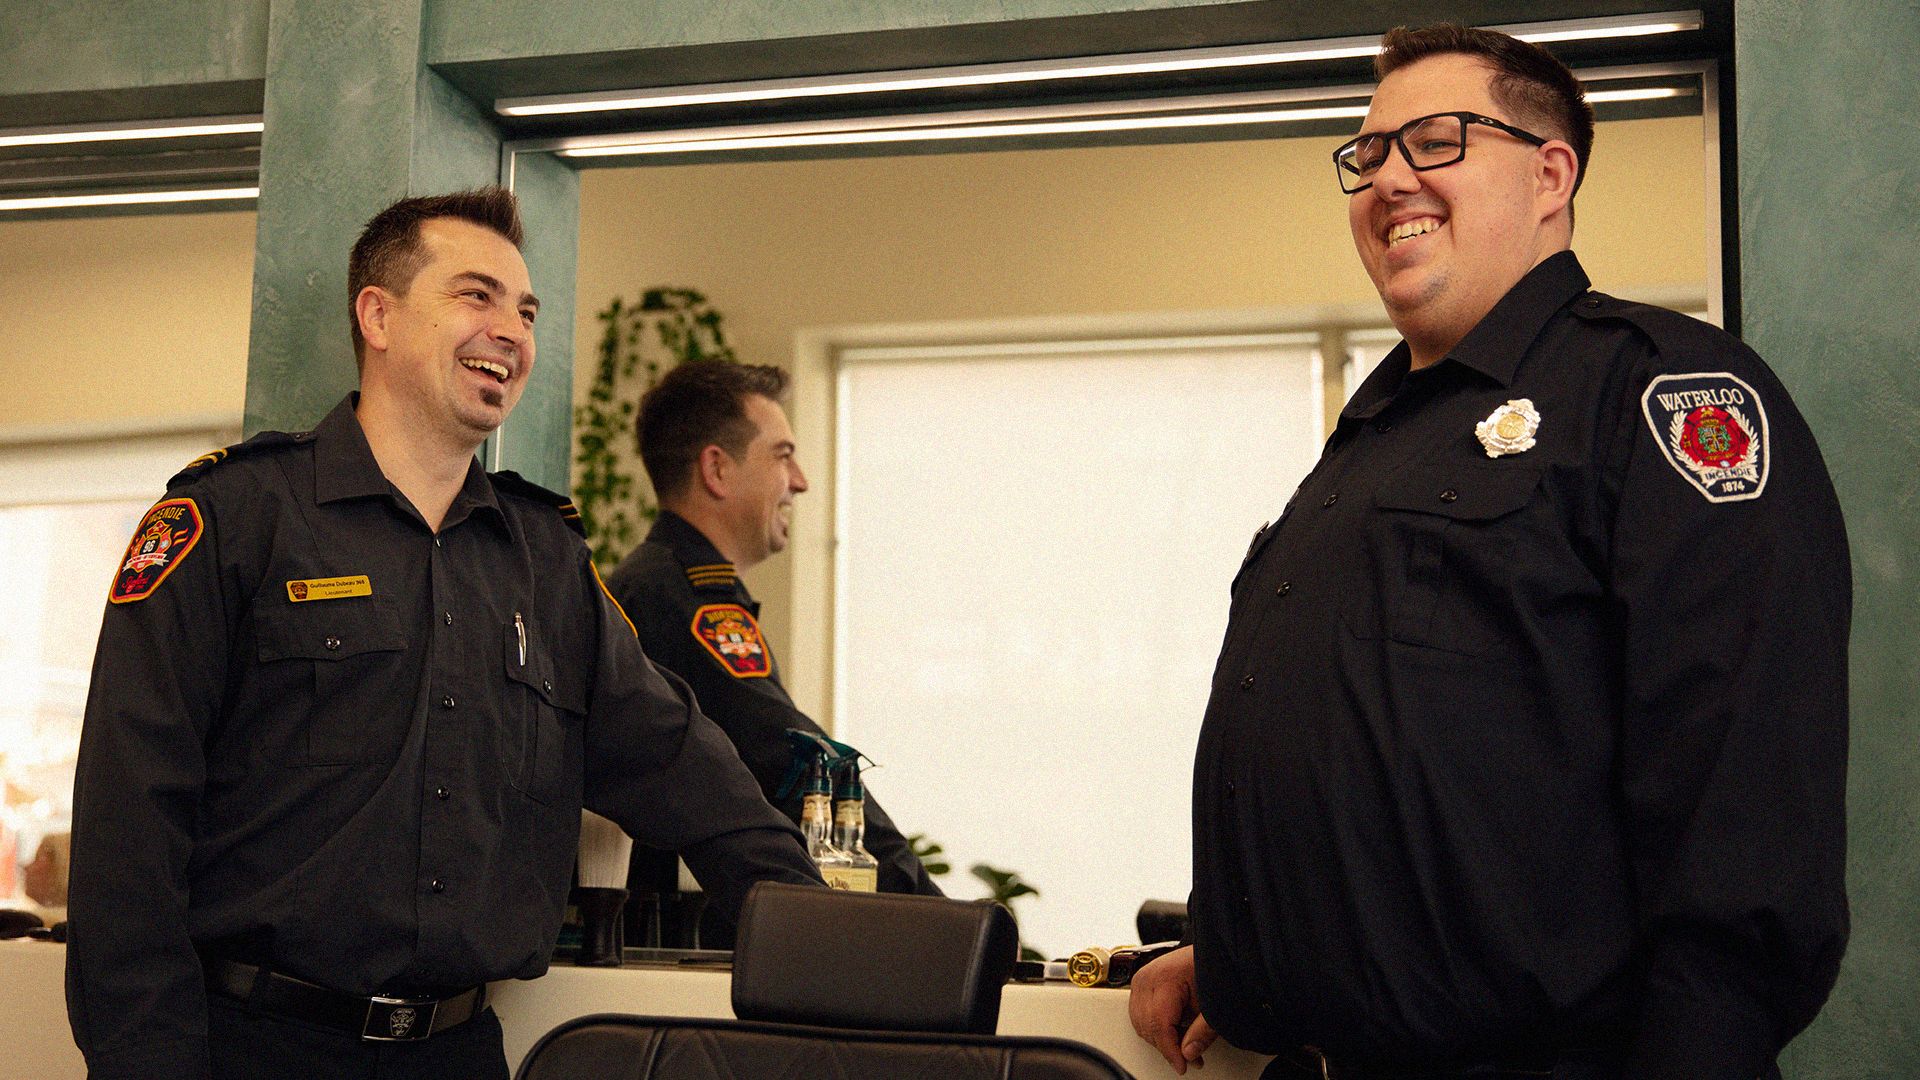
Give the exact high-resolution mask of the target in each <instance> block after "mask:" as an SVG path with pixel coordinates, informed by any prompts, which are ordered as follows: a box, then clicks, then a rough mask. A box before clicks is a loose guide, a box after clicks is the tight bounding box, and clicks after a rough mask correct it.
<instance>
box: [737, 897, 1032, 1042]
mask: <svg viewBox="0 0 1920 1080" xmlns="http://www.w3.org/2000/svg"><path fill="white" fill-rule="evenodd" d="M1019 947H1020V946H1019V933H1018V931H1017V930H1016V929H1015V928H1014V924H1013V916H1012V915H1009V914H1008V913H1007V909H1006V908H1004V907H1001V906H1000V905H999V904H996V903H994V902H993V901H991V900H972V901H966V900H948V899H945V898H943V897H938V896H908V895H901V894H894V893H853V892H842V891H839V890H834V889H822V888H814V887H809V886H805V885H788V884H782V883H778V882H761V883H760V884H757V885H755V886H754V887H753V889H752V891H751V892H749V893H747V899H746V903H745V904H744V905H742V907H741V909H740V933H739V937H738V939H737V944H736V946H735V948H734V954H733V1012H734V1015H735V1016H738V1017H739V1018H740V1019H742V1020H766V1021H773V1022H776V1023H786V1024H814V1025H818V1026H822V1027H842V1028H864V1029H875V1030H885V1031H939V1032H965V1033H971V1034H977V1035H991V1034H993V1030H994V1026H995V1025H996V1024H997V1023H998V1022H999V1019H1000V991H1001V989H1002V988H1003V987H1004V986H1005V985H1006V981H1007V976H1008V975H1009V974H1010V973H1011V972H1012V971H1013V962H1014V960H1015V959H1016V957H1017V955H1018V952H1019Z"/></svg>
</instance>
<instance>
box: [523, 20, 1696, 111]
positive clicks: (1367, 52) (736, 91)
mask: <svg viewBox="0 0 1920 1080" xmlns="http://www.w3.org/2000/svg"><path fill="white" fill-rule="evenodd" d="M1702 23H1703V17H1702V16H1701V14H1700V12H1698V11H1667V12H1656V13H1653V14H1646V15H1621V16H1609V17H1606V18H1596V19H1574V20H1563V21H1559V22H1542V23H1519V24H1513V25H1509V26H1501V27H1495V28H1494V29H1498V30H1502V31H1504V32H1506V33H1510V34H1513V35H1514V36H1515V37H1518V38H1521V39H1523V40H1526V41H1536V42H1549V41H1582V40H1592V39H1596V38H1615V37H1642V36H1646V35H1649V34H1669V33H1676V32H1679V31H1683V30H1697V29H1699V28H1700V27H1701V25H1702ZM1379 51H1380V39H1379V38H1378V37H1376V36H1372V35H1368V36H1364V37H1344V38H1323V39H1320V40H1317V41H1291V42H1268V43H1261V44H1255V45H1229V46H1221V47H1216V48H1204V49H1174V50H1166V51H1161V52H1146V53H1117V54H1112V55H1106V56H1084V57H1068V58H1062V59H1054V60H1034V61H1019V62H1014V63H1000V64H969V65H964V66H957V67H939V68H920V69H916V70H909V71H884V72H861V73H855V74H846V75H824V76H808V77H805V78H794V79H758V80H753V81H748V82H728V83H703V84H695V85H689V86H666V87H648V88H641V89H631V90H607V91H601V92H598V93H589V94H549V95H543V96H536V97H519V98H502V99H500V100H498V101H496V102H494V111H495V112H496V113H498V114H500V115H502V116H523V117H524V116H553V115H560V114H573V113H591V112H608V111H615V110H635V109H662V108H672V107H676V106H686V105H714V104H738V103H742V102H751V101H778V100H789V99H794V98H814V97H834V96H840V95H847V94H875V93H887V92H893V91H904V90H931V89H942V88H948V87H956V86H993V85H1001V84H1006V83H1025V82H1044V81H1050V80H1058V79H1089V78H1101V77H1107V76H1114V75H1149V74H1160V73H1166V72H1179V71H1200V70H1210V69H1218V68H1234V67H1253V66H1265V65H1276V64H1294V63H1302V62H1306V61H1312V60H1342V59H1355V58H1364V57H1369V56H1372V55H1374V54H1375V53H1377V52H1379Z"/></svg>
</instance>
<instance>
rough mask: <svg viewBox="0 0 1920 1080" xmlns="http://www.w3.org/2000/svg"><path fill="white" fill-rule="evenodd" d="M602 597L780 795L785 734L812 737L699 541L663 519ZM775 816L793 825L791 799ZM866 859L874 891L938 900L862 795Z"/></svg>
mask: <svg viewBox="0 0 1920 1080" xmlns="http://www.w3.org/2000/svg"><path fill="white" fill-rule="evenodd" d="M607 588H608V589H609V590H611V591H612V593H613V595H614V598H615V599H617V600H619V601H620V604H621V606H622V607H624V608H626V609H627V611H628V612H630V613H631V614H632V615H633V619H634V625H635V627H636V628H637V631H638V633H639V635H640V643H641V644H642V645H643V646H645V648H646V650H647V655H648V656H651V657H653V658H654V660H655V661H657V662H658V663H659V664H660V666H661V667H663V668H665V669H667V670H668V671H671V672H673V673H674V674H676V675H679V676H680V677H681V678H684V679H686V680H687V682H688V684H689V685H691V686H692V687H693V692H694V696H695V697H696V698H697V699H698V700H699V702H700V708H701V711H702V712H704V713H706V714H707V715H708V716H711V717H713V720H714V722H715V723H716V724H719V725H720V728H721V730H723V731H725V732H726V733H727V737H728V738H730V739H732V740H733V744H734V746H735V747H736V748H737V749H738V750H739V751H740V756H741V758H742V759H744V760H745V761H746V763H747V768H749V769H751V770H752V771H753V775H754V777H755V779H757V780H759V782H760V790H761V792H762V794H764V795H765V796H766V797H767V798H768V799H769V800H773V799H775V798H776V797H777V796H778V795H779V787H780V784H781V782H782V781H783V780H784V779H786V778H787V777H788V775H789V768H790V766H791V763H792V759H793V749H792V744H791V743H790V742H789V741H788V740H787V737H786V730H787V729H788V728H801V729H803V730H806V731H811V732H815V733H819V734H824V732H823V731H821V728H820V725H819V724H816V723H814V722H813V718H812V717H809V716H808V715H807V714H806V713H803V712H801V711H800V708H799V706H797V705H795V704H794V703H793V698H791V697H789V696H788V695H787V689H786V687H784V686H782V685H781V684H780V665H779V662H778V661H777V660H775V659H774V656H773V648H772V646H771V645H769V644H768V643H767V640H766V638H765V637H764V636H763V635H762V634H761V633H760V629H759V624H758V622H757V620H758V618H759V616H760V604H759V603H758V602H757V601H755V600H754V598H753V597H752V595H750V594H749V593H748V592H747V587H746V585H745V584H744V583H742V582H741V580H740V576H739V574H738V573H737V572H736V571H735V569H734V566H733V564H732V563H731V562H729V561H728V560H727V558H726V557H725V556H723V555H721V554H720V552H719V549H717V548H715V547H714V546H713V542H712V541H710V540H708V539H707V537H706V535H705V534H704V533H702V532H701V531H700V530H699V529H697V528H695V527H694V526H693V525H692V524H690V523H688V521H687V520H686V519H685V518H683V517H681V516H680V515H678V514H675V513H674V512H673V511H671V510H662V511H661V512H660V517H659V520H657V521H655V522H654V525H653V528H652V529H651V530H650V531H648V533H647V540H646V543H644V544H641V545H640V546H639V547H637V548H635V549H633V551H631V552H629V553H628V554H627V557H626V558H625V559H623V560H621V562H620V565H619V566H618V567H616V568H614V571H613V573H611V574H609V575H608V576H607ZM788 794H789V798H787V799H785V800H783V805H782V809H784V810H786V811H787V813H788V816H789V817H790V818H791V819H792V820H794V821H798V820H799V815H800V797H799V793H798V792H797V791H795V792H789V793H788ZM866 822H867V833H866V846H867V851H868V852H869V853H870V854H872V855H873V857H874V858H875V859H876V860H878V861H879V863H880V875H879V876H880V891H881V892H899V893H921V894H924V895H931V896H938V895H940V888H939V886H937V885H935V884H934V883H933V879H932V878H930V877H929V876H927V871H926V868H925V867H923V866H921V865H920V860H919V858H918V857H916V856H915V855H914V854H913V848H912V846H911V845H910V844H909V843H908V842H907V839H906V837H904V836H902V835H900V830H899V829H898V828H897V827H896V826H895V825H894V823H893V819H891V818H890V817H888V816H887V812H886V811H885V810H883V809H881V808H880V804H879V803H878V802H877V801H875V800H874V797H873V793H872V792H871V791H869V792H868V793H867V811H866Z"/></svg>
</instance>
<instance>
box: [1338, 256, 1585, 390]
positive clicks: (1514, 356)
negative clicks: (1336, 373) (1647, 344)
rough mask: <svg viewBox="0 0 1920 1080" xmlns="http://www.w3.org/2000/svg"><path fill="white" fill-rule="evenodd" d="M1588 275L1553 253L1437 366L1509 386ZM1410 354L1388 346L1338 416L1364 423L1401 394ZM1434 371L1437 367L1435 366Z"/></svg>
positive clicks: (1577, 264)
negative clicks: (1449, 363)
mask: <svg viewBox="0 0 1920 1080" xmlns="http://www.w3.org/2000/svg"><path fill="white" fill-rule="evenodd" d="M1588 284H1589V281H1588V278H1587V272H1586V270H1584V269H1583V268H1582V267H1581V266H1580V260H1579V259H1578V258H1576V257H1575V256H1574V254H1573V252H1571V251H1561V252H1556V253H1555V254H1553V255H1550V256H1548V257H1547V258H1546V259H1544V260H1542V261H1541V263H1540V265H1538V266H1536V267H1534V268H1533V269H1532V270H1530V271H1528V272H1527V276H1525V277H1523V278H1521V279H1520V280H1519V281H1518V282H1517V283H1516V284H1515V285H1514V286H1513V288H1511V289H1508V290H1507V295H1505V296H1503V297H1501V298H1500V302H1499V303H1497V304H1495V305H1493V310H1491V311H1489V312H1487V314H1486V315H1485V316H1484V317H1482V318H1481V320H1480V321H1479V322H1478V323H1476V324H1475V325H1474V328H1473V329H1472V330H1469V331H1467V336H1466V337H1463V338H1461V339H1460V343H1459V344H1457V345H1455V346H1454V347H1453V348H1452V349H1451V350H1449V351H1448V353H1447V355H1446V356H1445V357H1444V358H1443V360H1442V362H1443V363H1444V362H1445V361H1452V362H1454V363H1456V364H1460V365H1463V366H1465V367H1469V368H1472V369H1473V370H1475V371H1478V372H1479V373H1481V374H1482V375H1485V376H1487V377H1488V378H1490V379H1492V380H1493V381H1495V382H1497V383H1499V384H1500V385H1501V386H1510V385H1512V383H1513V378H1514V375H1515V373H1516V372H1517V370H1518V368H1519V367H1520V361H1521V359H1522V358H1523V357H1525V356H1526V354H1527V349H1528V348H1530V347H1531V346H1532V345H1533V341H1534V339H1535V338H1537V337H1539V336H1540V331H1541V330H1542V329H1543V328H1544V327H1545V326H1546V325H1547V320H1548V319H1550V318H1552V317H1553V315H1554V313H1555V312H1557V311H1559V310H1560V309H1561V308H1564V307H1566V306H1567V304H1568V302H1570V301H1571V300H1572V299H1573V298H1574V297H1576V296H1579V295H1580V294H1581V293H1583V292H1585V291H1586V290H1587V286H1588ZM1412 357H1413V354H1412V351H1411V350H1410V349H1409V348H1408V347H1407V343H1406V342H1404V341H1402V342H1401V343H1400V344H1398V345H1395V346H1394V347H1393V351H1392V352H1390V353H1388V354H1387V356H1386V358H1385V359H1383V360H1381V361H1380V365H1379V366H1378V367H1376V368H1374V369H1373V373H1372V374H1370V375H1368V376H1367V377H1366V379H1365V381H1363V382H1362V383H1361V384H1360V388H1359V389H1357V390H1355V391H1354V392H1353V400H1351V401H1349V402H1348V403H1347V407H1346V408H1344V409H1342V410H1340V415H1341V416H1342V417H1345V418H1348V419H1353V420H1366V419H1369V418H1371V417H1372V416H1373V415H1374V414H1375V413H1378V412H1379V411H1380V410H1381V409H1384V408H1386V406H1387V402H1389V401H1391V400H1393V396H1394V394H1395V393H1396V392H1398V390H1399V389H1400V385H1401V383H1403V382H1404V381H1405V380H1406V378H1407V374H1408V371H1409V369H1410V368H1411V367H1412V362H1413V361H1412ZM1436 366H1437V365H1436Z"/></svg>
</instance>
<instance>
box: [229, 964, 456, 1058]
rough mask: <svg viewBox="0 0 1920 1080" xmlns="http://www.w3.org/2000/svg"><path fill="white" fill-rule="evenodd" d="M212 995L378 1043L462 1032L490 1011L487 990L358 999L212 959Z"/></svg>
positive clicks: (287, 977)
mask: <svg viewBox="0 0 1920 1080" xmlns="http://www.w3.org/2000/svg"><path fill="white" fill-rule="evenodd" d="M202 966H203V967H205V969H206V972H207V991H208V992H209V993H213V994H219V995H220V996H221V997H225V998H232V999H233V1000H235V1001H241V1002H245V1003H246V1005H247V1007H248V1008H251V1009H256V1010H258V1011H260V1012H264V1013H271V1014H273V1015H275V1016H281V1017H285V1018H286V1019H289V1020H298V1021H300V1022H302V1023H307V1024H315V1025H318V1026H320V1027H326V1028H332V1029H334V1030H335V1031H344V1032H346V1033H347V1034H349V1035H357V1036H359V1037H360V1038H362V1039H367V1040H370V1041H373V1042H412V1041H416V1040H419V1039H425V1038H428V1037H430V1036H433V1035H438V1034H439V1033H441V1032H443V1031H445V1030H447V1029H448V1028H451V1027H457V1026H459V1025H461V1024H464V1023H466V1022H467V1021H468V1020H471V1019H473V1018H474V1017H475V1016H476V1015H478V1014H479V1012H480V1010H481V1009H483V1008H485V1007H486V996H487V988H486V987H485V986H476V987H474V988H473V989H471V990H467V991H464V992H462V993H458V994H454V995H453V996H451V997H381V996H375V997H358V996H356V995H354V994H343V993H341V992H339V991H338V990H329V989H327V988H326V987H324V986H320V985H318V984H316V983H310V982H308V981H306V980H305V979H296V978H294V977H293V976H291V975H282V974H280V973H279V972H277V971H268V970H266V969H265V968H257V967H254V966H253V965H252V964H240V963H235V962H234V961H231V960H206V961H204V962H203V965H202Z"/></svg>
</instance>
